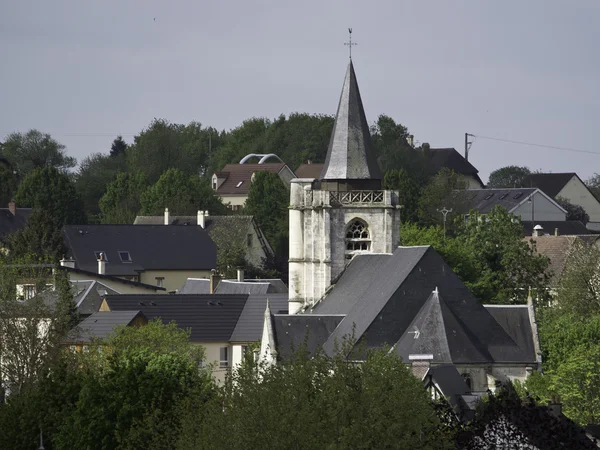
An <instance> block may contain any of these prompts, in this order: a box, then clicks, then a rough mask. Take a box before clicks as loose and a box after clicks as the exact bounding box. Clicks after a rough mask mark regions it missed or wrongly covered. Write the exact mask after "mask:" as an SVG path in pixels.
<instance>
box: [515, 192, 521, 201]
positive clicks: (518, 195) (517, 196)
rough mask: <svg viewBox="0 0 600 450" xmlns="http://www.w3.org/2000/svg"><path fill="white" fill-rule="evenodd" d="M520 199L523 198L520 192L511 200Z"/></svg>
mask: <svg viewBox="0 0 600 450" xmlns="http://www.w3.org/2000/svg"><path fill="white" fill-rule="evenodd" d="M521 197H523V193H522V192H519V193H518V194H516V195H515V196H514V197H513V198H514V199H515V200H517V199H519V198H521Z"/></svg>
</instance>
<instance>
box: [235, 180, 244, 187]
mask: <svg viewBox="0 0 600 450" xmlns="http://www.w3.org/2000/svg"><path fill="white" fill-rule="evenodd" d="M242 183H243V181H238V184H236V185H235V187H236V188H239V187H240V186H241V185H242Z"/></svg>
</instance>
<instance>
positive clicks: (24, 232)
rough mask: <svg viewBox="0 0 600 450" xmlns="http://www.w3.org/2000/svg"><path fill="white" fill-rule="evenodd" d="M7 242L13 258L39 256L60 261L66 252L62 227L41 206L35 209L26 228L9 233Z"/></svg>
mask: <svg viewBox="0 0 600 450" xmlns="http://www.w3.org/2000/svg"><path fill="white" fill-rule="evenodd" d="M6 244H7V245H6V246H7V248H8V250H9V255H10V257H11V259H14V258H23V257H26V256H32V257H33V256H37V257H43V258H48V259H49V260H50V261H53V262H58V261H59V260H60V258H61V257H62V256H63V255H65V253H66V248H65V243H64V238H63V235H62V231H61V227H60V226H59V225H58V224H57V223H56V221H55V220H54V218H53V217H52V216H51V215H50V214H49V213H48V212H46V211H44V210H43V209H40V208H34V209H33V211H32V212H31V215H30V216H29V218H28V219H27V226H26V227H25V228H23V229H21V230H18V231H15V232H14V233H11V234H9V235H8V237H7V238H6Z"/></svg>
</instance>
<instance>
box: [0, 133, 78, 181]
mask: <svg viewBox="0 0 600 450" xmlns="http://www.w3.org/2000/svg"><path fill="white" fill-rule="evenodd" d="M64 150H65V146H64V145H62V144H60V143H58V142H57V141H55V140H54V139H52V137H51V136H50V135H49V134H47V133H42V132H41V131H38V130H29V131H28V132H27V133H12V134H9V135H8V136H7V137H6V140H5V142H4V144H3V149H2V155H3V156H4V157H5V158H6V159H7V160H8V162H9V163H10V164H11V166H12V167H13V169H14V170H16V172H17V173H18V174H19V176H21V177H25V176H27V175H29V174H30V173H32V172H33V171H35V170H36V169H41V168H44V167H47V166H51V167H53V168H55V169H57V170H59V171H61V172H66V171H68V170H69V169H70V168H72V167H75V165H76V164H77V160H76V159H75V158H73V157H71V156H67V154H66V152H65V151H64Z"/></svg>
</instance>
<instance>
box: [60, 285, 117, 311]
mask: <svg viewBox="0 0 600 450" xmlns="http://www.w3.org/2000/svg"><path fill="white" fill-rule="evenodd" d="M71 287H72V290H73V301H74V302H75V306H77V311H78V312H79V315H80V316H83V317H85V316H89V315H90V314H94V313H96V312H98V310H99V309H100V305H101V304H102V300H103V299H104V297H105V296H106V295H118V294H120V292H117V291H115V290H114V289H111V288H110V287H108V286H106V285H105V284H103V283H100V282H99V281H95V280H77V281H71Z"/></svg>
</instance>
